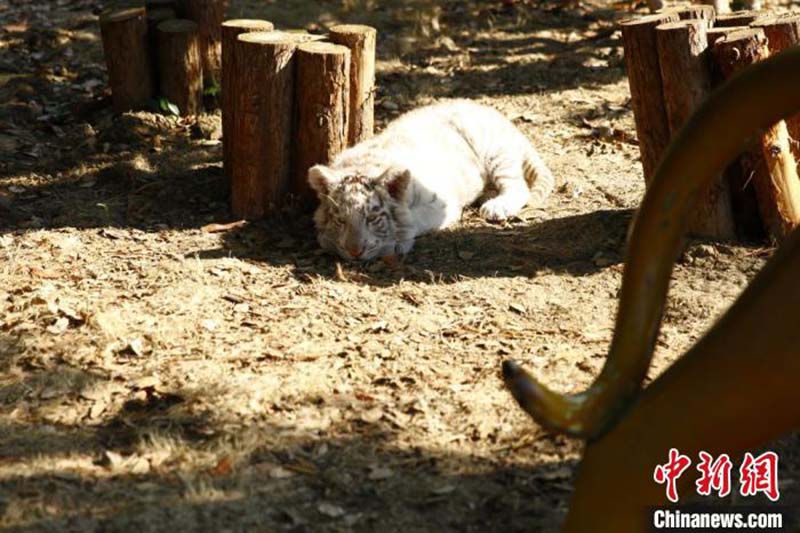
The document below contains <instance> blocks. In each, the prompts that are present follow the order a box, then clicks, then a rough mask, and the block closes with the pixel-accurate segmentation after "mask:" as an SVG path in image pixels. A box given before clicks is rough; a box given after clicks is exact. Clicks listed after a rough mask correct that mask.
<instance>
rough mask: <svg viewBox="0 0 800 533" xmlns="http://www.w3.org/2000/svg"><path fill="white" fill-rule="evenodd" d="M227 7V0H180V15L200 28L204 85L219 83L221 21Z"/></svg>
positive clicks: (217, 84)
mask: <svg viewBox="0 0 800 533" xmlns="http://www.w3.org/2000/svg"><path fill="white" fill-rule="evenodd" d="M227 7H228V0H181V4H180V9H181V12H182V15H181V16H183V17H185V18H187V19H190V20H193V21H195V22H196V23H197V26H198V28H199V30H200V57H201V58H202V63H203V83H204V84H205V86H206V87H212V86H219V85H220V83H221V82H220V71H221V70H222V21H223V20H224V19H225V10H226V9H227Z"/></svg>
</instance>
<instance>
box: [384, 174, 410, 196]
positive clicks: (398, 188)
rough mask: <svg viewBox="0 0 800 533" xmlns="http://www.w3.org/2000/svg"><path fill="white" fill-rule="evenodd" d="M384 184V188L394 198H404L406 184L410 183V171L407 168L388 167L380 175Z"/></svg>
mask: <svg viewBox="0 0 800 533" xmlns="http://www.w3.org/2000/svg"><path fill="white" fill-rule="evenodd" d="M381 178H382V179H383V182H384V183H385V184H386V190H387V191H389V195H390V196H391V197H392V198H394V199H395V200H398V201H402V200H403V198H405V195H406V190H408V185H409V183H411V171H409V170H408V169H396V168H390V169H389V170H387V171H386V172H384V173H383V175H382V176H381Z"/></svg>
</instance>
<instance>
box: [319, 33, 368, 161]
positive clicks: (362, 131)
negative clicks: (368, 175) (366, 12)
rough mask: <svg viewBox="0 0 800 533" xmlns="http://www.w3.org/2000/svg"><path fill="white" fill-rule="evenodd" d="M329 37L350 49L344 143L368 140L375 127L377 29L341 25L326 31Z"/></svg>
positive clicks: (349, 143)
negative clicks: (346, 122) (347, 112)
mask: <svg viewBox="0 0 800 533" xmlns="http://www.w3.org/2000/svg"><path fill="white" fill-rule="evenodd" d="M329 38H330V40H331V41H332V42H334V43H336V44H340V45H343V46H346V47H347V48H349V49H350V113H349V121H350V125H349V133H348V136H347V143H348V145H349V146H353V145H356V144H358V143H360V142H361V141H364V140H366V139H369V138H370V137H372V135H373V131H374V127H375V118H374V114H375V45H376V40H377V31H376V30H375V28H372V27H370V26H360V25H357V24H342V25H339V26H334V27H333V28H331V31H330V36H329Z"/></svg>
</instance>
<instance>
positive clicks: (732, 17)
mask: <svg viewBox="0 0 800 533" xmlns="http://www.w3.org/2000/svg"><path fill="white" fill-rule="evenodd" d="M763 15H764V13H762V12H760V11H734V12H733V13H724V14H721V15H717V19H716V20H715V21H714V26H715V27H717V28H724V27H727V26H749V25H750V24H751V23H752V22H754V21H755V20H757V19H758V18H759V17H761V16H763Z"/></svg>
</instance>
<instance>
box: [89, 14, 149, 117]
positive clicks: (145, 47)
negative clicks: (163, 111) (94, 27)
mask: <svg viewBox="0 0 800 533" xmlns="http://www.w3.org/2000/svg"><path fill="white" fill-rule="evenodd" d="M100 33H101V35H102V39H103V52H104V54H105V59H106V65H107V66H108V80H109V84H110V85H111V103H112V106H113V108H114V111H116V112H118V113H122V112H124V111H129V110H131V109H136V108H139V107H142V106H144V105H146V104H147V103H148V102H149V101H150V100H151V99H152V98H153V96H154V89H155V86H154V84H153V75H152V71H153V68H152V64H151V56H150V50H149V44H148V40H147V13H146V11H145V9H144V8H143V7H132V8H124V9H112V10H108V11H106V12H104V13H103V14H102V15H101V16H100Z"/></svg>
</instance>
